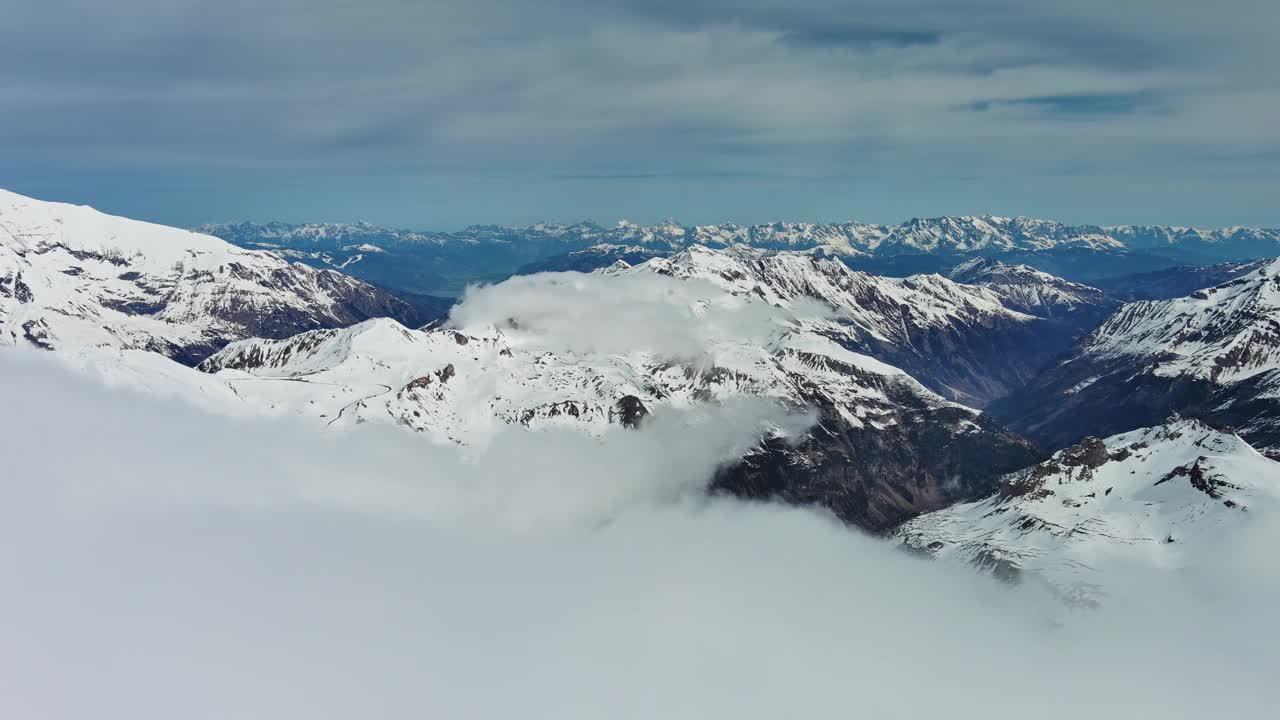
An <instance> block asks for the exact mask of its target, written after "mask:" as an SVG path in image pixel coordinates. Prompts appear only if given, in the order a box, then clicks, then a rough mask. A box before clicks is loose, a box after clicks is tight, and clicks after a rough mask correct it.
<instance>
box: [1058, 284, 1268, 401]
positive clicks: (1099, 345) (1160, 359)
mask: <svg viewBox="0 0 1280 720" xmlns="http://www.w3.org/2000/svg"><path fill="white" fill-rule="evenodd" d="M1082 351H1083V352H1085V353H1090V354H1094V355H1097V356H1100V357H1135V358H1146V359H1149V360H1150V361H1151V362H1152V363H1154V364H1155V369H1154V372H1155V373H1156V374H1157V375H1165V376H1175V375H1190V376H1194V377H1200V378H1204V379H1208V380H1211V381H1213V382H1217V383H1227V382H1233V381H1237V380H1243V379H1245V378H1248V377H1250V376H1252V375H1255V374H1257V373H1260V372H1265V371H1267V370H1273V369H1278V368H1280V261H1274V262H1272V263H1270V264H1267V265H1264V266H1263V267H1260V268H1258V269H1257V270H1254V271H1253V272H1251V273H1249V274H1248V275H1245V276H1243V277H1240V278H1237V279H1236V280H1232V281H1230V282H1228V283H1224V284H1222V285H1218V286H1216V287H1212V288H1207V289H1204V290H1200V291H1197V292H1195V293H1193V294H1191V295H1189V296H1187V297H1183V298H1178V299H1175V300H1166V301H1143V302H1136V303H1131V304H1128V305H1125V306H1124V307H1123V308H1121V309H1120V310H1119V311H1118V312H1117V313H1116V314H1115V315H1114V316H1112V317H1111V318H1110V319H1108V320H1107V322H1106V323H1104V324H1103V325H1102V327H1100V328H1098V331H1097V333H1096V334H1095V335H1094V336H1093V337H1092V338H1091V340H1090V342H1089V343H1088V344H1087V345H1085V347H1084V348H1083V350H1082Z"/></svg>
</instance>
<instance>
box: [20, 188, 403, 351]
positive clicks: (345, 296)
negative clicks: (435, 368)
mask: <svg viewBox="0 0 1280 720" xmlns="http://www.w3.org/2000/svg"><path fill="white" fill-rule="evenodd" d="M377 316H390V317H395V318H398V319H399V320H401V321H403V322H406V323H410V324H416V323H417V322H418V321H419V314H418V312H417V311H415V310H414V309H413V308H412V307H411V306H409V305H408V304H406V303H405V302H403V301H401V300H399V299H398V298H396V297H394V296H393V295H390V294H389V293H387V292H385V291H382V290H379V289H377V288H374V287H371V286H369V285H367V284H365V283H363V282H360V281H358V280H355V279H353V278H350V277H348V276H345V275H342V274H340V273H336V272H330V271H323V270H316V269H313V268H311V267H308V266H306V265H302V264H298V263H289V262H287V261H285V260H282V259H281V258H279V257H278V256H276V255H273V254H270V253H266V252H260V251H250V250H245V249H242V248H239V247H236V246H234V245H230V244H228V243H226V242H223V241H222V240H219V239H217V238H215V237H211V236H208V235H199V234H196V233H192V232H188V231H186V230H178V229H175V228H169V227H164V226H161V225H153V224H150V223H145V222H139V221H136V220H129V219H126V218H120V217H113V216H110V215H106V214H103V213H100V212H98V211H96V210H93V209H92V208H88V207H83V206H75V205H67V204H63V203H51V202H42V201H39V200H33V199H31V198H27V197H23V196H21V195H17V194H14V193H10V192H5V191H0V344H22V345H33V346H36V347H41V348H46V349H60V350H75V349H78V348H86V347H108V348H117V349H144V350H153V351H155V352H158V353H160V354H163V355H166V356H168V357H171V358H174V359H176V360H179V361H181V362H185V363H190V364H194V363H196V362H199V361H200V360H202V359H203V358H205V357H207V356H208V355H210V354H211V353H213V352H214V351H216V350H217V349H219V348H221V347H222V346H223V345H225V344H226V343H227V342H229V341H231V340H235V339H238V338H244V337H252V336H261V337H286V336H289V335H293V334H295V333H297V332H300V331H303V330H310V329H314V328H324V327H340V326H345V325H350V324H352V323H355V322H359V321H361V320H364V319H367V318H370V317H377Z"/></svg>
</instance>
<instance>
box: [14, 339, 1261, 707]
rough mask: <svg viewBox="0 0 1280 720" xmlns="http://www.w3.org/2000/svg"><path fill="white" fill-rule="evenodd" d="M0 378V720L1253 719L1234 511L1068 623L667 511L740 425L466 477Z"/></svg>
mask: <svg viewBox="0 0 1280 720" xmlns="http://www.w3.org/2000/svg"><path fill="white" fill-rule="evenodd" d="M0 360H2V361H3V362H2V363H0V390H3V392H4V395H5V397H6V398H7V399H9V400H10V402H11V403H12V404H11V407H14V408H23V412H22V413H21V414H19V413H6V414H4V415H3V416H2V419H0V438H2V439H3V442H4V443H5V447H6V453H5V465H6V468H5V470H6V471H5V473H4V474H3V476H0V488H2V489H3V491H4V495H5V497H6V502H5V503H3V504H0V593H2V594H3V597H4V598H5V608H6V610H5V612H4V613H3V616H2V617H0V714H4V715H6V716H13V717H41V718H82V717H89V716H92V717H95V718H107V719H111V718H121V719H123V718H129V719H130V720H140V719H141V720H145V719H147V718H169V717H175V716H181V717H189V718H205V717H207V718H216V717H228V716H235V717H244V718H259V717H261V718H273V719H274V720H279V719H280V718H308V719H316V718H319V719H324V718H350V717H368V716H370V715H375V716H378V717H383V718H399V717H405V718H408V717H424V716H428V717H476V718H482V717H495V718H497V717H515V716H518V717H530V718H539V717H547V718H579V717H581V718H597V717H604V716H608V717H619V718H630V717H635V718H648V717H674V718H680V717H689V718H707V717H736V718H755V717H761V718H764V717H779V716H783V715H799V716H816V715H853V716H863V715H865V716H869V717H904V718H905V717H912V718H914V717H923V716H932V715H938V716H946V717H951V718H968V717H974V718H1006V717H1007V718H1013V717H1027V716H1029V715H1034V716H1035V717H1040V718H1047V719H1049V720H1053V719H1054V718H1064V719H1065V718H1079V717H1089V716H1093V717H1123V716H1130V715H1133V716H1157V717H1162V718H1166V719H1177V718H1199V717H1206V716H1214V715H1239V716H1243V717H1261V716H1265V714H1266V713H1267V711H1268V710H1269V709H1270V708H1273V707H1274V706H1275V704H1276V702H1277V701H1280V696H1278V695H1277V690H1276V689H1275V686H1274V683H1273V682H1271V680H1272V678H1271V677H1270V674H1271V662H1270V659H1271V658H1272V657H1273V656H1274V648H1275V647H1276V643H1277V642H1278V641H1280V637H1277V636H1276V630H1275V628H1274V623H1268V622H1266V620H1265V619H1266V618H1268V617H1269V616H1270V614H1271V612H1272V608H1274V604H1275V601H1276V600H1277V599H1280V586H1278V584H1277V582H1276V580H1277V578H1276V573H1275V567H1274V563H1273V562H1271V558H1270V552H1269V549H1270V548H1272V547H1274V546H1275V545H1274V543H1275V541H1276V539H1277V538H1278V537H1280V535H1277V534H1276V532H1275V530H1276V527H1277V526H1276V524H1275V522H1274V517H1273V516H1271V515H1269V514H1266V513H1264V512H1262V509H1261V508H1259V512H1258V513H1251V516H1252V515H1256V516H1257V517H1258V518H1259V520H1258V522H1257V524H1256V526H1255V527H1254V528H1253V529H1252V530H1251V531H1250V533H1248V534H1246V535H1244V536H1242V537H1237V538H1230V539H1228V540H1227V541H1226V542H1225V543H1224V545H1223V546H1222V547H1219V548H1209V549H1206V551H1205V552H1204V554H1203V556H1200V557H1195V558H1193V562H1192V564H1191V569H1189V570H1188V571H1185V572H1183V573H1180V574H1157V575H1152V574H1149V573H1147V572H1144V571H1143V570H1142V569H1140V568H1137V569H1124V570H1125V572H1116V573H1113V574H1109V575H1107V577H1108V578H1109V580H1108V582H1109V583H1112V584H1111V585H1110V586H1109V587H1111V589H1112V593H1111V598H1110V599H1109V601H1108V603H1107V604H1106V605H1105V606H1104V608H1103V609H1102V610H1101V611H1098V612H1091V613H1074V612H1069V611H1066V610H1065V609H1064V608H1062V607H1060V606H1059V605H1057V604H1056V603H1055V602H1054V601H1053V600H1051V599H1049V598H1047V597H1043V596H1041V595H1039V594H1038V593H1036V592H1035V591H1034V589H1027V588H1024V589H1022V590H1011V589H1008V588H1005V587H1003V586H1000V585H998V584H996V583H993V582H991V581H987V580H984V579H982V578H979V577H977V576H975V575H972V574H970V573H968V572H965V571H963V570H961V569H957V568H949V567H946V566H943V565H939V564H930V563H927V562H924V561H920V560H917V559H915V558H912V557H909V556H906V555H903V554H901V553H898V552H895V551H892V550H890V549H889V548H887V547H886V546H884V545H883V544H881V543H880V542H879V541H876V540H874V539H871V538H865V537H862V536H860V535H857V534H855V533H852V532H850V531H849V530H847V529H845V528H842V527H839V526H837V525H836V524H834V523H833V522H831V521H829V520H827V519H826V518H823V517H820V516H816V515H813V514H810V513H808V512H804V511H800V510H794V509H785V508H780V507H774V506H767V505H743V504H739V503H735V502H731V501H727V500H719V501H705V500H700V499H699V498H697V497H696V496H694V497H690V496H689V494H688V493H687V492H684V491H685V490H689V489H692V488H696V487H697V486H698V480H697V479H696V478H694V477H693V475H694V474H696V473H700V472H704V471H705V470H706V469H707V468H708V467H709V466H713V465H714V463H715V462H716V461H718V460H719V459H720V458H721V457H723V453H725V452H731V451H732V450H733V447H732V446H733V445H734V444H736V443H740V442H742V441H745V440H747V439H749V438H750V437H751V436H752V435H753V434H754V433H755V432H757V431H758V429H759V427H758V424H757V423H758V421H759V420H760V416H758V415H755V416H753V415H752V413H750V412H745V413H736V414H735V415H738V416H739V417H738V418H737V419H733V418H727V417H721V418H718V419H719V420H720V421H721V423H727V426H728V428H729V429H726V427H724V426H722V425H721V424H715V423H713V424H698V423H696V422H686V424H685V425H684V426H683V433H677V432H669V429H663V428H662V427H661V426H657V427H650V428H646V429H642V430H640V431H635V432H631V433H627V434H622V435H619V436H616V437H609V438H606V440H605V442H603V443H599V442H596V441H586V440H583V441H582V442H581V443H579V444H578V445H576V446H572V447H571V446H570V442H571V441H570V440H569V438H568V437H566V436H558V435H555V434H546V433H537V434H530V433H515V434H512V435H509V436H504V437H503V438H501V442H500V443H495V445H494V446H493V447H492V448H491V449H490V454H489V455H486V456H484V457H480V458H469V459H468V458H462V457H451V456H449V455H447V454H442V453H444V451H442V450H440V449H438V448H433V447H431V446H430V445H428V444H427V443H421V442H416V440H417V439H416V438H413V437H410V436H407V435H403V434H399V433H391V434H386V435H383V434H381V433H378V431H377V430H376V429H371V428H368V427H366V428H360V429H357V430H356V431H354V432H350V433H343V434H336V435H314V434H309V433H304V432H302V431H300V430H296V429H294V428H293V427H292V426H290V425H288V424H284V423H256V424H243V423H241V424H236V423H234V422H233V421H230V420H226V419H221V418H215V417H207V416H204V415H201V414H199V413H198V412H197V411H195V410H193V409H191V408H188V407H185V406H182V405H175V404H171V403H163V402H160V401H156V400H153V399H148V398H143V397H140V396H133V395H129V394H124V393H119V392H111V391H107V390H104V389H101V388H98V387H97V386H95V385H93V384H91V383H89V382H87V381H85V380H83V379H80V378H77V377H74V376H71V375H67V374H65V373H63V372H61V371H54V370H53V369H51V368H47V367H43V366H41V365H40V364H38V362H37V361H34V360H29V361H25V362H24V361H22V359H21V358H16V357H13V356H6V357H4V358H0ZM650 433H653V434H652V435H650ZM682 435H683V436H684V437H682ZM530 439H533V440H532V441H531V440H530ZM726 440H727V441H728V442H726ZM588 446H590V447H588ZM655 446H660V449H661V450H662V452H655ZM591 447H594V448H598V449H597V450H596V451H592V450H591V449H590V448H591ZM517 462H518V464H517ZM682 478H683V479H682ZM591 481H594V482H596V483H599V484H601V485H603V486H604V487H605V488H615V490H611V491H609V492H606V493H604V495H606V496H609V497H611V498H612V499H611V500H609V501H607V502H604V503H603V504H601V503H597V502H596V501H595V500H590V498H591V497H593V496H595V495H596V491H595V490H593V489H592V487H591V485H590V482H591ZM477 485H478V487H477ZM619 488H621V490H619ZM583 497H587V498H588V501H587V502H586V506H585V511H584V506H583ZM477 498H481V499H484V498H487V499H489V500H490V501H491V502H490V503H485V502H474V501H475V500H476V499H477ZM521 518H523V520H522V519H521Z"/></svg>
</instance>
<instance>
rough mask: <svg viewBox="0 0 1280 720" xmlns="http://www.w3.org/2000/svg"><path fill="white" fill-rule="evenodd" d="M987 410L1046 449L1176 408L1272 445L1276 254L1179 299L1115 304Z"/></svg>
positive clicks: (1278, 361) (1279, 271) (1277, 376)
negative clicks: (1064, 353)
mask: <svg viewBox="0 0 1280 720" xmlns="http://www.w3.org/2000/svg"><path fill="white" fill-rule="evenodd" d="M993 411H995V412H998V413H999V414H1000V415H1001V416H1002V417H1006V418H1008V419H1009V420H1010V421H1011V423H1012V424H1013V426H1014V427H1016V428H1018V429H1020V430H1021V431H1023V432H1025V433H1027V434H1028V435H1029V436H1031V437H1033V438H1036V439H1038V440H1040V441H1042V442H1044V443H1046V444H1048V445H1050V446H1052V447H1061V446H1063V445H1065V444H1068V443H1070V442H1074V441H1075V440H1077V439H1079V438H1080V437H1082V436H1083V435H1085V434H1096V433H1099V432H1101V433H1114V432H1122V431H1126V430H1131V429H1134V428H1136V427H1141V426H1145V425H1151V424H1153V423H1157V422H1160V421H1161V420H1163V419H1164V417H1166V416H1167V415H1168V414H1170V413H1171V412H1181V413H1183V414H1185V415H1191V416H1196V417H1200V418H1204V419H1206V420H1209V421H1211V422H1214V423H1216V424H1220V425H1230V426H1233V427H1235V428H1236V429H1237V430H1238V431H1239V432H1240V434H1241V436H1243V437H1244V438H1245V439H1247V440H1248V441H1249V442H1251V443H1253V444H1254V445H1255V446H1256V447H1258V448H1259V449H1261V450H1263V451H1264V452H1267V453H1275V452H1277V451H1278V450H1280V434H1277V433H1276V427H1275V426H1276V422H1275V420H1274V418H1275V417H1276V416H1277V414H1280V261H1273V262H1271V263H1268V264H1266V265H1264V266H1262V267H1259V268H1258V269H1256V270H1254V271H1253V272H1250V273H1249V274H1247V275H1244V276H1243V277H1240V278H1237V279H1235V280H1232V281H1230V282H1227V283H1224V284H1222V285H1218V286H1216V287H1212V288H1206V289H1204V290H1199V291H1196V292H1195V293H1192V294H1191V295H1188V296H1186V297H1182V298H1177V299H1174V300H1163V301H1140V302H1135V303H1130V304H1127V305H1124V306H1123V307H1122V308H1121V309H1120V310H1118V311H1117V312H1116V313H1115V314H1114V315H1112V316H1111V317H1110V318H1108V319H1107V321H1106V322H1105V323H1103V324H1102V325H1101V326H1100V327H1099V328H1098V329H1097V330H1096V331H1095V332H1094V333H1092V334H1091V335H1089V336H1088V337H1087V338H1085V339H1083V340H1082V341H1081V342H1080V343H1079V344H1078V345H1077V346H1076V347H1075V348H1074V349H1073V351H1072V353H1071V354H1070V355H1069V356H1068V357H1066V358H1065V359H1064V360H1062V361H1061V362H1060V363H1057V364H1056V365H1054V366H1053V367H1050V368H1048V369H1047V370H1046V371H1045V372H1044V373H1043V374H1041V375H1040V376H1039V377H1038V378H1036V380H1034V381H1033V382H1032V383H1030V384H1029V385H1028V386H1027V387H1025V388H1023V389H1022V390H1019V391H1018V392H1017V393H1014V394H1013V395H1012V396H1010V397H1009V398H1006V399H1004V400H1002V401H1000V402H999V403H997V404H996V406H995V407H994V408H993Z"/></svg>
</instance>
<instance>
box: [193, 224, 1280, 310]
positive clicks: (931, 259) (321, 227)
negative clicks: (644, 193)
mask: <svg viewBox="0 0 1280 720" xmlns="http://www.w3.org/2000/svg"><path fill="white" fill-rule="evenodd" d="M198 231H199V232H202V233H205V234H210V235H215V236H217V237H220V238H223V239H225V240H227V241H228V242H231V243H234V244H236V245H239V246H241V247H250V248H260V249H272V250H276V251H278V252H281V253H284V254H287V255H289V256H291V257H294V258H296V259H298V260H301V261H303V262H307V263H310V264H312V265H315V266H317V267H332V268H339V269H343V270H345V271H347V272H349V273H351V274H353V275H355V276H357V277H360V278H362V279H364V280H367V281H369V282H372V283H374V284H377V285H381V286H384V287H388V288H394V289H401V290H406V291H410V292H415V293H426V294H436V295H456V294H458V293H459V292H460V291H461V289H462V288H463V287H464V286H465V285H466V284H467V283H469V282H474V281H495V280H501V279H503V278H505V277H507V276H510V275H512V274H517V273H522V274H523V273H530V272H538V271H548V270H579V271H590V270H594V269H597V268H600V267H606V266H608V265H610V264H612V263H613V262H615V261H616V260H618V259H623V260H625V261H627V262H629V263H631V264H635V263H636V262H639V261H643V260H645V259H648V258H650V257H660V256H664V255H669V254H671V253H673V252H677V251H679V250H682V249H685V248H687V247H690V246H695V245H700V246H705V247H710V248H724V247H729V246H732V245H738V244H742V245H749V246H751V247H756V248H760V249H765V250H799V251H809V250H815V249H821V250H822V251H823V252H827V253H831V254H834V255H836V256H839V257H840V258H842V260H843V261H844V262H846V263H848V264H850V265H851V266H853V267H855V268H857V269H863V270H867V271H870V272H875V273H876V274H881V275H895V276H902V275H909V274H913V273H920V272H943V271H946V270H948V269H949V268H951V267H953V266H955V265H957V264H959V263H961V262H963V261H965V260H967V259H970V258H972V257H974V256H977V255H981V256H987V257H992V258H996V259H1000V260H1003V261H1005V262H1009V263H1013V264H1018V263H1025V264H1028V265H1030V266H1032V267H1035V268H1037V269H1040V270H1044V271H1047V272H1051V273H1054V274H1057V275H1060V276H1063V277H1066V278H1068V279H1071V280H1075V281H1082V282H1092V281H1095V280H1099V279H1102V278H1112V277H1116V276H1120V275H1126V274H1132V273H1139V272H1152V271H1158V270H1164V269H1168V268H1172V267H1177V266H1180V265H1188V264H1190V265H1204V264H1206V263H1211V262H1222V261H1240V260H1248V259H1256V258H1263V257H1271V256H1275V255H1277V254H1280V229H1268V228H1243V227H1233V228H1222V229H1215V230H1201V229H1194V228H1186V227H1173V226H1143V225H1124V226H1115V227H1104V226H1097V225H1067V224H1064V223H1060V222H1055V221H1051V220H1037V219H1032V218H1022V217H1018V218H1005V217H993V216H961V217H938V218H914V219H912V220H908V221H907V222H904V223H902V224H900V225H873V224H866V223H858V222H845V223H809V222H776V223H768V224H761V225H735V224H732V223H726V224H719V225H681V224H679V223H675V222H665V223H659V224H655V225H639V224H636V223H631V222H627V221H621V222H618V223H617V224H616V225H614V226H612V227H605V226H601V225H597V224H595V223H592V222H580V223H574V224H553V223H540V224H536V225H529V226H523V227H507V226H494V225H476V226H472V227H468V228H466V229H464V230H461V231H457V232H427V231H411V230H394V229H389V228H381V227H377V226H374V225H369V224H366V223H359V224H355V225H341V224H301V225H292V224H286V223H268V224H255V223H232V224H222V225H205V226H202V227H200V228H198ZM1100 258H1105V261H1100Z"/></svg>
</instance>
